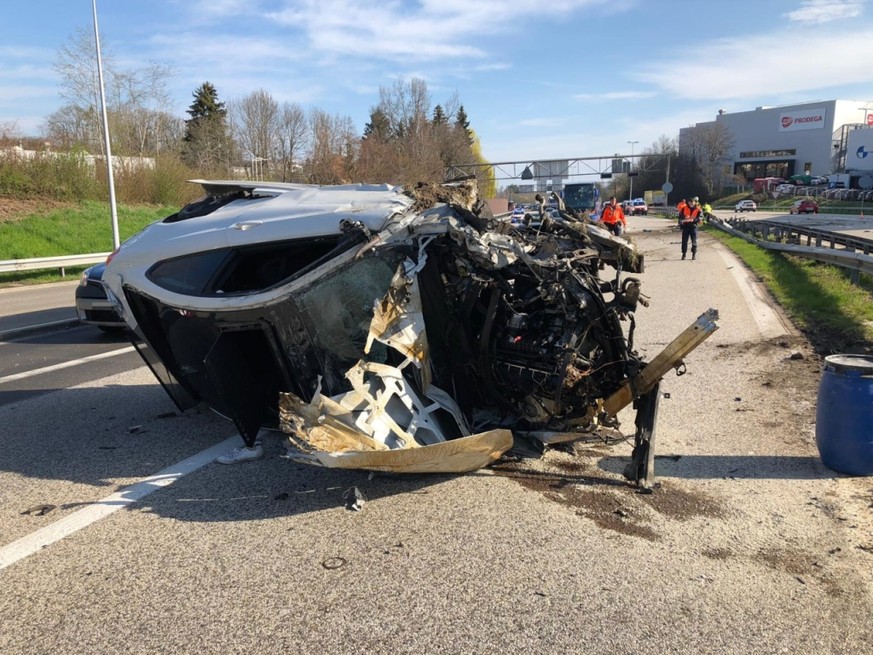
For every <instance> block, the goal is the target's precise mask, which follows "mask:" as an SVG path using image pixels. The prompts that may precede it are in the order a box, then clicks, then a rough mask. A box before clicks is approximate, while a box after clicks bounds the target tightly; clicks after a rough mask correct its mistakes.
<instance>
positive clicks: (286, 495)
mask: <svg viewBox="0 0 873 655" xmlns="http://www.w3.org/2000/svg"><path fill="white" fill-rule="evenodd" d="M290 497H291V494H289V493H288V492H287V491H283V492H282V493H278V494H276V495H275V496H273V500H288V499H289V498H290Z"/></svg>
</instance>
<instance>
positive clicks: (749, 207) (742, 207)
mask: <svg viewBox="0 0 873 655" xmlns="http://www.w3.org/2000/svg"><path fill="white" fill-rule="evenodd" d="M735 209H736V210H737V211H738V212H756V211H758V205H756V204H755V201H754V200H740V201H739V202H738V203H737V206H736V208H735Z"/></svg>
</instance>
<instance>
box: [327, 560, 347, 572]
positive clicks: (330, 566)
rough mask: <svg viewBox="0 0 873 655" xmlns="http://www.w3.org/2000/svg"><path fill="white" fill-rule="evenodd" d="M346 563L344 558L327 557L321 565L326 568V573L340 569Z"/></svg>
mask: <svg viewBox="0 0 873 655" xmlns="http://www.w3.org/2000/svg"><path fill="white" fill-rule="evenodd" d="M346 564H348V562H347V561H346V558H345V557H328V558H327V559H326V560H324V561H323V562H322V563H321V565H322V566H323V567H324V568H326V569H327V570H328V571H333V570H334V569H340V568H342V567H344V566H345V565H346Z"/></svg>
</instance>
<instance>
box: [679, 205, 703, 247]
mask: <svg viewBox="0 0 873 655" xmlns="http://www.w3.org/2000/svg"><path fill="white" fill-rule="evenodd" d="M697 202H698V201H697V196H694V197H693V198H692V199H691V200H689V201H688V204H686V205H685V206H684V207H680V208H679V227H681V228H682V259H685V253H686V252H688V240H689V239H691V259H697V226H698V225H700V205H698V204H697Z"/></svg>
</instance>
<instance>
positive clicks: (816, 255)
mask: <svg viewBox="0 0 873 655" xmlns="http://www.w3.org/2000/svg"><path fill="white" fill-rule="evenodd" d="M710 225H714V226H716V227H718V228H719V229H721V230H723V231H724V232H727V233H728V234H732V235H733V236H736V237H739V238H741V239H744V240H745V241H748V242H749V243H753V244H755V245H756V246H759V247H761V248H764V249H766V250H774V251H777V252H786V253H789V254H791V255H796V256H798V257H805V258H807V259H814V260H816V261H820V262H823V263H826V264H831V265H833V266H840V267H842V268H846V269H849V270H850V271H852V282H854V283H855V284H857V283H858V282H859V281H860V274H861V273H866V274H868V275H870V274H873V256H871V255H870V250H871V249H873V241H869V240H867V239H861V238H857V237H853V236H849V235H845V234H840V233H837V232H829V231H827V230H818V229H810V228H804V227H798V226H790V225H784V224H778V223H773V222H770V221H749V220H745V219H740V218H733V219H728V220H727V221H724V220H720V219H716V220H713V221H710ZM759 235H760V238H759ZM771 237H772V239H773V240H772V241H771ZM804 237H805V240H806V245H803V244H802V241H803V240H804ZM813 242H815V245H812V244H813ZM823 244H827V247H823ZM837 246H841V247H840V248H837Z"/></svg>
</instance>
